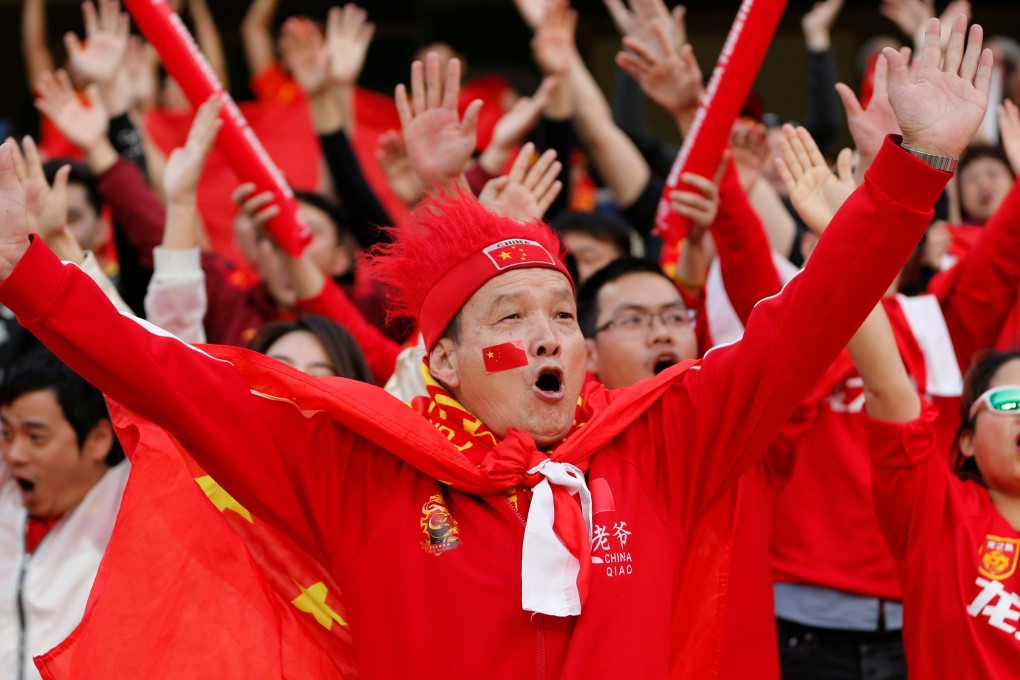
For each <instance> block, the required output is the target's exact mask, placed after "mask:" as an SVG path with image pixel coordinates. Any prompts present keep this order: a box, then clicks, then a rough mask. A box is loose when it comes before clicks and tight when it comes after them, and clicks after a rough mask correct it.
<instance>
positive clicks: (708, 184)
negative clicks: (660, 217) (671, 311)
mask: <svg viewBox="0 0 1020 680" xmlns="http://www.w3.org/2000/svg"><path fill="white" fill-rule="evenodd" d="M730 158H731V152H730V151H726V152H724V153H723V156H722V160H721V161H720V162H719V167H718V169H717V170H716V173H715V176H714V177H713V178H712V179H708V178H707V177H702V176H701V175H697V174H694V173H693V172H685V173H684V174H683V175H682V177H681V178H682V179H683V181H684V183H685V184H686V185H687V186H689V187H691V188H693V189H694V191H671V192H670V194H669V202H670V208H671V209H672V210H673V212H675V213H677V214H678V215H683V216H684V217H686V218H687V219H688V220H689V221H690V228H689V229H688V231H687V235H686V236H685V237H684V238H683V241H682V242H681V245H680V258H679V260H678V261H677V265H676V277H675V278H676V282H677V283H679V284H680V285H681V286H683V287H684V289H686V291H687V293H688V294H690V295H692V296H698V295H701V294H702V287H703V286H704V284H705V280H706V279H707V278H708V268H709V265H711V264H712V260H713V259H714V258H715V255H716V249H715V244H714V242H713V241H712V239H710V238H705V236H706V235H707V234H708V231H709V228H710V227H711V226H712V224H713V223H714V222H715V218H716V215H717V214H718V213H719V183H720V182H721V181H722V177H723V173H724V172H725V171H726V166H727V164H728V163H729V162H730Z"/></svg>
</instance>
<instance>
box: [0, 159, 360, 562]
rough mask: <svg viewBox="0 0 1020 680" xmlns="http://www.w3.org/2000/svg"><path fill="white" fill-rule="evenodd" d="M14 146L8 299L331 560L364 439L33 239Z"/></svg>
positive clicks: (5, 255)
mask: <svg viewBox="0 0 1020 680" xmlns="http://www.w3.org/2000/svg"><path fill="white" fill-rule="evenodd" d="M11 144H12V142H6V143H4V144H3V145H2V146H0V301H2V303H3V304H4V305H6V306H7V307H9V308H10V309H11V310H12V311H13V312H14V313H15V314H16V315H17V317H18V320H19V321H20V322H21V323H22V325H24V326H25V327H26V328H27V329H28V330H30V331H31V332H32V333H33V334H34V335H36V337H38V338H39V339H40V340H41V341H42V342H43V343H44V344H46V345H47V346H48V347H49V348H50V349H51V350H52V351H53V352H54V353H55V354H56V355H57V356H59V357H60V358H61V359H62V360H63V361H65V362H66V363H67V364H68V365H69V366H71V368H73V369H74V370H75V371H76V372H77V373H79V374H80V375H81V376H82V377H83V378H85V379H86V380H87V381H89V382H90V383H92V384H93V385H95V386H96V387H98V388H99V389H101V390H102V391H103V392H104V393H105V394H106V395H107V396H109V397H111V398H112V399H114V400H116V401H118V402H120V403H121V404H123V405H125V406H127V407H128V408H130V409H132V410H133V411H135V412H136V413H138V414H139V415H140V416H142V417H145V418H148V419H149V420H151V421H153V422H154V423H156V424H157V425H160V426H162V427H164V428H165V429H167V430H168V431H170V432H171V433H172V434H174V435H175V436H176V437H177V438H178V439H179V440H180V442H181V443H182V444H183V445H184V447H185V448H187V449H188V451H189V452H190V453H191V454H192V455H193V456H194V458H195V459H196V460H197V461H198V462H199V464H201V465H202V467H203V468H205V469H206V470H207V471H208V472H209V473H210V474H211V475H212V476H213V477H214V478H215V479H216V480H217V481H218V482H219V483H220V484H222V485H223V486H224V488H226V489H227V490H228V491H229V492H230V493H231V494H232V495H233V496H235V497H236V498H237V499H238V500H239V501H240V502H241V503H242V504H243V505H244V506H245V507H247V508H248V509H249V510H251V512H252V513H253V514H255V515H256V516H259V517H260V518H262V519H263V520H265V521H267V522H270V523H272V524H274V526H276V527H277V528H278V529H280V530H281V531H283V532H285V533H286V534H288V535H289V536H291V537H292V538H293V539H294V540H296V541H298V542H299V544H301V545H305V546H308V549H309V550H310V551H311V552H312V554H313V555H314V556H315V557H316V558H318V559H320V560H322V561H324V562H325V561H327V560H328V559H329V556H326V555H323V554H321V553H319V552H316V546H321V545H323V544H324V541H322V540H321V535H320V534H321V532H323V531H325V530H326V529H324V528H323V526H324V523H328V517H329V515H330V514H331V513H329V512H327V510H326V508H327V507H328V505H329V504H330V503H331V501H332V500H333V499H334V498H335V493H336V486H335V485H337V484H342V482H343V477H344V470H345V465H346V462H347V460H348V456H347V455H346V454H347V453H349V452H350V449H351V448H352V447H353V446H355V445H356V442H355V440H354V437H353V436H352V437H344V436H343V433H342V432H341V433H340V434H339V435H338V434H337V432H338V430H337V429H336V428H333V427H329V426H327V425H326V424H325V423H324V422H323V421H324V419H323V418H318V419H316V418H308V417H306V415H304V414H302V413H301V411H299V409H297V408H295V407H294V406H293V405H292V404H290V403H288V402H286V401H282V400H274V399H268V398H265V397H263V396H259V395H255V394H253V393H252V391H251V389H250V387H249V386H248V384H247V383H246V382H245V381H244V380H243V379H242V377H241V375H240V373H239V372H238V370H237V369H236V368H235V367H234V366H233V365H232V364H230V363H229V362H226V361H222V360H219V359H216V358H214V357H213V356H211V355H209V354H207V353H204V352H202V351H200V350H197V349H195V348H194V347H191V346H189V345H187V344H185V343H183V342H181V341H180V340H178V339H177V338H174V337H173V336H169V335H167V334H163V333H162V332H161V331H159V330H158V329H156V328H155V327H153V326H149V325H147V324H145V323H144V322H141V321H139V320H137V319H134V318H133V317H129V316H125V315H122V314H121V313H119V312H118V311H117V310H116V309H115V308H114V307H113V305H112V304H111V303H110V302H109V301H108V300H107V299H106V297H105V296H104V295H103V293H102V292H101V291H100V289H99V288H98V287H97V286H96V285H95V283H93V282H92V280H91V279H89V278H88V277H87V276H86V275H85V274H84V273H83V272H82V271H81V270H80V269H79V268H78V267H76V266H75V265H71V264H63V263H61V262H60V261H59V260H58V259H57V258H56V257H55V256H54V255H53V253H51V252H50V251H49V250H48V249H47V248H46V246H45V245H44V244H43V242H42V240H41V239H39V238H37V237H32V239H31V240H30V238H29V234H28V229H27V220H26V215H25V196H24V191H23V188H22V185H21V183H20V181H19V179H18V176H17V174H16V172H15V169H14V164H13V160H12V148H11ZM267 361H268V360H267ZM340 439H343V440H344V441H339V440H340ZM313 440H314V446H313ZM306 480H312V481H311V482H310V483H309V484H308V485H307V486H308V488H303V487H304V481H306ZM330 485H333V486H332V487H330ZM299 487H302V488H299Z"/></svg>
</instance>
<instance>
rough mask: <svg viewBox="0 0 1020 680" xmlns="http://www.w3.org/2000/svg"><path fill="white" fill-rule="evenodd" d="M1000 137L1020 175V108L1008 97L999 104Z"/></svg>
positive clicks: (1011, 164) (1007, 155)
mask: <svg viewBox="0 0 1020 680" xmlns="http://www.w3.org/2000/svg"><path fill="white" fill-rule="evenodd" d="M999 139H1000V140H1001V141H1002V148H1003V150H1004V151H1005V152H1006V158H1007V159H1008V160H1009V165H1010V167H1011V168H1013V174H1014V175H1020V109H1018V108H1017V105H1016V104H1014V103H1013V101H1012V100H1010V99H1007V100H1005V101H1004V102H1002V103H1001V104H999Z"/></svg>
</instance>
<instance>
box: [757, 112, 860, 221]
mask: <svg viewBox="0 0 1020 680" xmlns="http://www.w3.org/2000/svg"><path fill="white" fill-rule="evenodd" d="M851 158H852V156H851V154H850V150H849V149H844V150H843V151H842V152H841V153H840V155H839V161H838V164H837V165H838V168H839V176H836V175H834V174H832V171H831V170H830V169H829V166H828V164H827V163H826V162H825V158H824V157H823V156H822V153H821V151H819V150H818V145H817V144H815V141H814V139H812V138H811V134H810V133H808V131H807V130H805V129H804V128H796V129H794V128H793V127H792V126H790V125H786V126H784V127H783V143H782V156H781V157H780V158H778V159H777V160H776V165H777V167H778V169H779V175H780V177H782V178H783V182H784V183H785V184H786V189H787V191H788V192H789V194H790V201H791V202H792V203H793V207H794V208H795V209H796V210H797V214H798V215H800V217H801V219H802V220H804V224H806V225H807V226H808V228H809V229H811V231H813V232H815V233H816V234H821V233H822V232H824V231H825V229H826V227H828V226H829V221H830V220H831V219H832V216H833V215H835V214H836V212H837V211H838V210H839V208H840V206H842V205H843V203H844V201H846V199H847V198H849V196H850V194H852V193H853V191H854V189H855V188H856V183H855V182H854V179H853V174H852V172H851V167H850V166H851Z"/></svg>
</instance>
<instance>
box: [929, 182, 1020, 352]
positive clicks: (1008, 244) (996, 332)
mask: <svg viewBox="0 0 1020 680" xmlns="http://www.w3.org/2000/svg"><path fill="white" fill-rule="evenodd" d="M1017 225H1020V182H1014V183H1013V188H1012V189H1010V192H1009V193H1008V194H1006V198H1005V199H1003V201H1002V205H1000V206H999V209H998V210H996V211H995V214H994V215H992V217H991V219H989V220H988V222H986V223H985V225H984V226H983V227H981V228H975V227H960V228H958V229H957V232H956V233H954V249H955V250H956V252H957V253H959V257H960V261H959V262H958V263H957V264H956V265H955V266H954V267H952V268H951V269H949V270H947V271H945V272H941V273H940V274H937V275H936V276H935V277H934V278H933V279H932V280H931V282H930V283H929V285H928V290H929V291H930V292H932V293H934V294H935V295H937V296H938V297H939V299H941V300H945V299H947V298H948V297H949V296H952V295H956V296H960V297H963V298H964V299H966V305H967V306H968V307H969V308H970V309H971V310H973V311H972V312H971V313H970V314H969V315H968V317H967V318H966V319H965V320H961V321H959V322H956V321H952V320H950V319H949V318H948V316H947V321H949V322H950V330H951V331H952V330H954V328H953V324H954V323H965V324H968V325H971V326H973V327H974V328H976V329H978V332H979V333H981V335H982V338H984V337H988V336H991V340H988V341H986V342H984V343H983V344H974V343H971V346H968V347H961V348H959V349H960V350H961V351H960V352H959V354H958V356H959V357H960V364H961V365H963V366H966V365H969V363H970V361H971V360H972V359H973V356H974V353H975V352H976V351H980V350H982V349H985V348H987V347H993V346H994V347H995V348H996V349H1011V348H1015V347H1017V346H1018V345H1020V237H1018V232H1020V230H1018V229H1017ZM960 234H966V236H960ZM1003 315H1005V318H1003Z"/></svg>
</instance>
